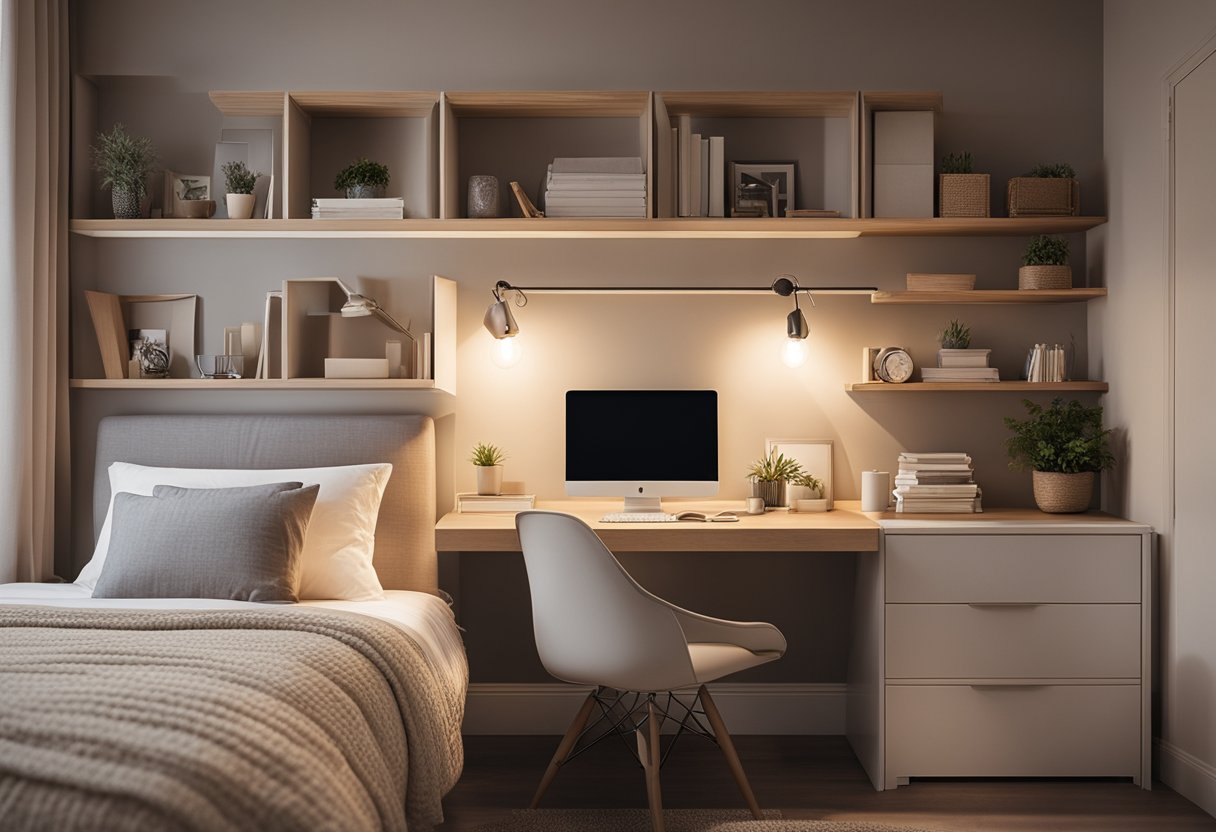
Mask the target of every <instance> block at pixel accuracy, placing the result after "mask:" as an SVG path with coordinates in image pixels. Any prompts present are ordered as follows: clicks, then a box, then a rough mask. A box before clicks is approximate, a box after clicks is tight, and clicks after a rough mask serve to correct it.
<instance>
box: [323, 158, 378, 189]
mask: <svg viewBox="0 0 1216 832" xmlns="http://www.w3.org/2000/svg"><path fill="white" fill-rule="evenodd" d="M388 182H389V175H388V165H382V164H380V163H379V162H371V161H368V159H366V158H362V159H356V160H355V161H353V162H351V163H350V164H349V165H347V166H346V167H344V168H342V170H341V171H339V173H338V176H337V178H335V179H334V188H335V189H336V190H339V191H344V192H345V193H346V198H347V199H378V198H380V197H382V196H384V189H385V188H387V187H388Z"/></svg>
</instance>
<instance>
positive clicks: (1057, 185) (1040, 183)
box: [1007, 162, 1081, 217]
mask: <svg viewBox="0 0 1216 832" xmlns="http://www.w3.org/2000/svg"><path fill="white" fill-rule="evenodd" d="M1007 198H1008V207H1009V216H1011V217H1061V216H1062V217H1067V216H1076V215H1077V214H1079V213H1080V212H1081V185H1080V183H1079V182H1077V172H1076V171H1075V170H1073V168H1072V165H1070V164H1068V163H1067V162H1052V163H1048V164H1039V165H1035V166H1034V167H1033V168H1032V169H1031V170H1030V171H1029V172H1028V173H1026V175H1025V176H1015V177H1014V178H1013V179H1010V180H1009V192H1008V196H1007Z"/></svg>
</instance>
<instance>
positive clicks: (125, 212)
mask: <svg viewBox="0 0 1216 832" xmlns="http://www.w3.org/2000/svg"><path fill="white" fill-rule="evenodd" d="M92 150H93V168H94V170H96V171H97V172H98V173H100V174H101V188H102V190H106V189H109V191H110V203H111V205H112V207H113V209H114V219H116V220H137V219H139V218H140V217H141V216H143V201H144V198H145V197H147V195H148V177H149V176H150V175H151V174H152V171H153V170H155V169H156V148H155V147H153V146H152V140H151V139H149V138H147V137H146V136H132V135H131V134H130V133H128V132H127V130H126V128H125V127H123V126H122V125H121V124H115V125H114V127H113V129H112V130H110V132H109V133H98V134H97V144H95V145H94V146H93V148H92Z"/></svg>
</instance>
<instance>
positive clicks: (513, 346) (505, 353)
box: [490, 335, 521, 370]
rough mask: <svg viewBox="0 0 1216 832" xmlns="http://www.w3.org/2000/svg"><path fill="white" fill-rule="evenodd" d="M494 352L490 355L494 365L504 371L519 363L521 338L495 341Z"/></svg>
mask: <svg viewBox="0 0 1216 832" xmlns="http://www.w3.org/2000/svg"><path fill="white" fill-rule="evenodd" d="M493 349H494V351H493V352H492V353H491V354H490V357H491V358H492V359H493V361H494V363H495V364H496V365H497V366H499V367H502V368H503V369H504V370H505V369H507V368H508V367H514V366H515V365H516V364H518V363H519V358H520V355H521V353H520V349H519V336H518V335H516V336H514V337H511V338H498V339H496V340H495V341H494V348H493Z"/></svg>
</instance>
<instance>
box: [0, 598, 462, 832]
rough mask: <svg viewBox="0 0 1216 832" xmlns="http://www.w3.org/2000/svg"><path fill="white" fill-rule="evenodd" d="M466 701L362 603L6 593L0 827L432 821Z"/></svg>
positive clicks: (451, 773) (456, 749)
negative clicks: (152, 601) (111, 603)
mask: <svg viewBox="0 0 1216 832" xmlns="http://www.w3.org/2000/svg"><path fill="white" fill-rule="evenodd" d="M463 709H464V702H463V699H462V698H461V697H460V696H458V695H457V694H455V693H453V692H452V691H451V690H449V689H447V688H445V686H443V685H441V684H439V682H438V679H437V678H436V676H435V673H434V671H433V670H432V669H431V667H430V666H429V664H428V662H427V661H426V658H425V656H424V655H423V653H422V652H421V651H420V650H419V648H418V647H417V646H416V645H415V643H414V642H413V641H412V640H411V639H410V638H409V637H408V636H407V635H405V634H404V633H402V632H401V631H400V630H399V629H397V628H395V627H393V626H392V625H389V624H386V623H384V622H382V621H377V620H374V619H371V618H367V617H364V616H360V615H354V614H349V613H342V612H338V611H331V610H326V611H320V610H281V609H280V610H267V611H260V610H251V611H244V610H241V611H227V610H225V611H218V610H217V611H188V612H186V611H173V612H163V611H152V610H113V611H108V610H107V611H99V610H71V609H55V608H45V607H42V608H40V607H8V608H0V827H3V829H5V830H6V832H14V831H15V830H27V829H30V830H33V829H37V830H50V829H55V830H69V829H72V830H77V829H90V830H94V829H95V830H101V829H105V830H116V831H117V830H169V829H173V830H207V832H210V831H211V830H244V829H248V830H343V832H346V831H347V830H351V831H354V830H376V829H385V830H403V829H406V828H407V824H408V828H409V829H410V830H415V832H416V831H417V830H424V829H429V828H430V827H431V826H433V825H435V824H437V823H439V822H440V821H441V820H442V809H441V805H440V799H441V798H442V796H443V795H444V794H445V793H446V792H447V791H448V790H449V789H450V788H451V787H452V785H454V784H455V782H456V779H457V778H458V777H459V775H460V770H461V766H462V764H463V751H462V746H461V741H460V723H461V719H462V717H463Z"/></svg>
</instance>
